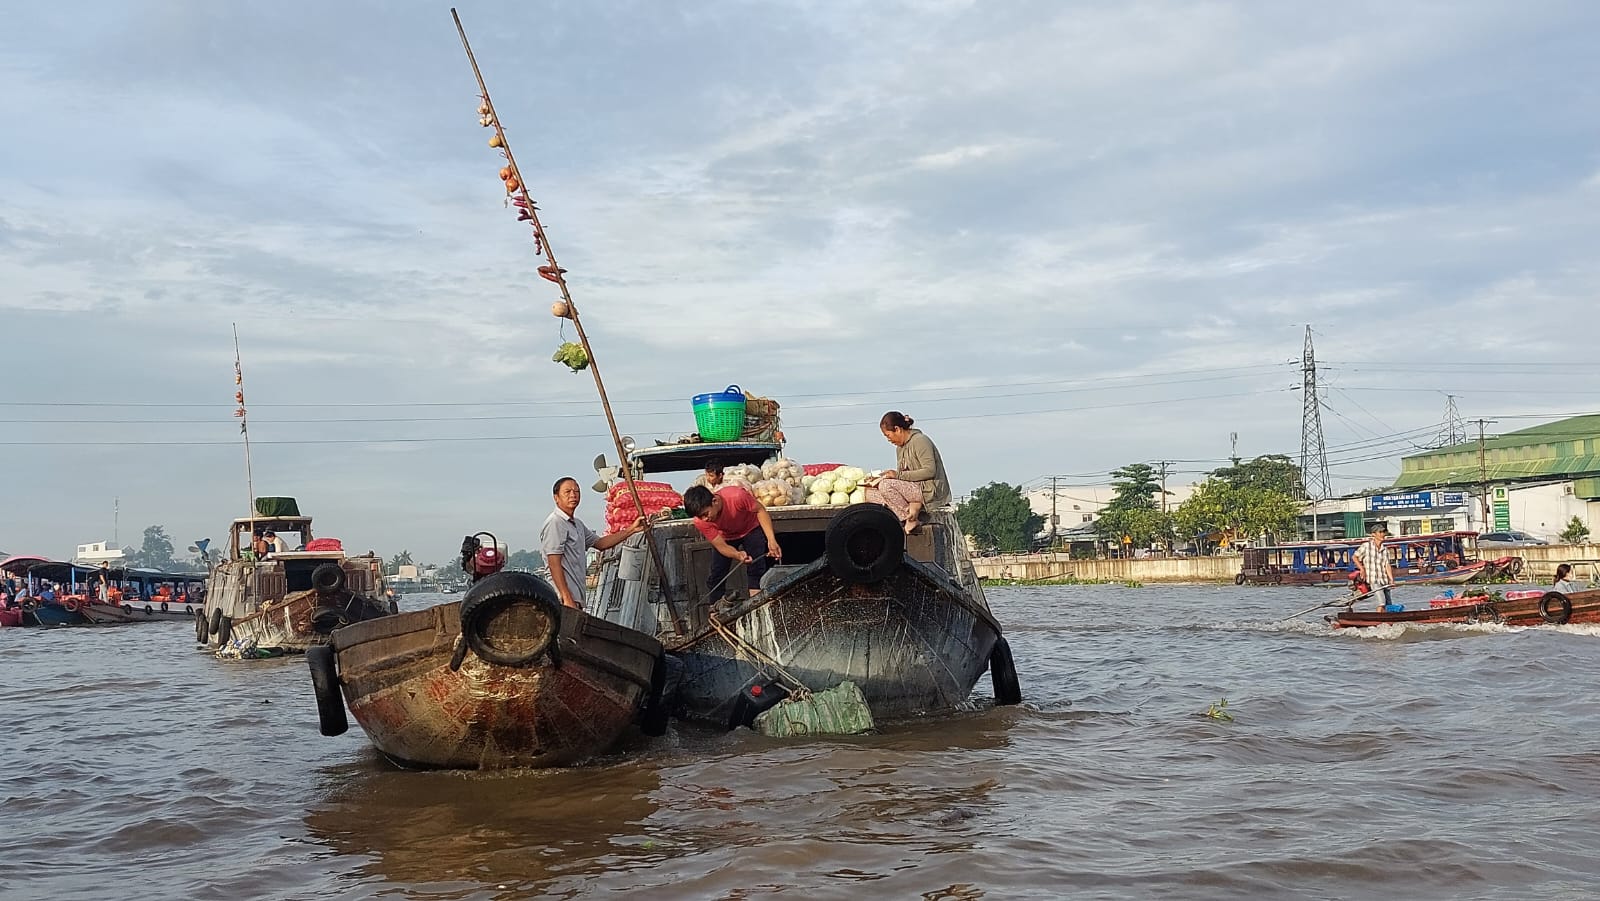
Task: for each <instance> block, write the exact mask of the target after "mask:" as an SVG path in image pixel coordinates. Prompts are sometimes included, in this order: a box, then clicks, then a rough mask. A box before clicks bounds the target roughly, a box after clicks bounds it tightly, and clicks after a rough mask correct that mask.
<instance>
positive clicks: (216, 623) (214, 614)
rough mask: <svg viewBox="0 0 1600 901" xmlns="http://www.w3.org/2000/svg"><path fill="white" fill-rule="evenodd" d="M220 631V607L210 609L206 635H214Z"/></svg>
mask: <svg viewBox="0 0 1600 901" xmlns="http://www.w3.org/2000/svg"><path fill="white" fill-rule="evenodd" d="M221 631H222V608H221V607H218V608H216V609H215V610H213V611H211V628H210V629H209V630H207V632H206V635H207V637H211V636H214V635H216V634H218V633H219V632H221Z"/></svg>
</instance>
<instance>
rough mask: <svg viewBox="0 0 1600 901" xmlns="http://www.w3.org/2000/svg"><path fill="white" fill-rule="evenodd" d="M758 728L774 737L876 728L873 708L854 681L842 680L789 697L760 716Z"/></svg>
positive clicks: (839, 733)
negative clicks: (832, 685)
mask: <svg viewBox="0 0 1600 901" xmlns="http://www.w3.org/2000/svg"><path fill="white" fill-rule="evenodd" d="M755 726H756V731H757V732H760V733H761V734H762V735H770V736H772V737H774V738H788V737H790V736H794V735H854V734H855V733H857V732H870V731H872V728H873V725H872V711H871V709H869V708H868V707H867V699H866V696H864V695H862V694H861V689H860V688H857V687H856V684H855V683H854V682H841V683H839V684H838V685H836V686H834V687H833V688H830V689H828V690H827V691H819V692H816V693H815V694H813V695H811V696H810V697H808V698H802V699H798V700H797V699H795V698H789V699H788V700H785V701H783V702H782V703H780V704H779V705H778V706H776V707H773V708H772V709H771V710H767V711H765V712H763V713H762V714H761V715H760V716H758V717H756V722H755Z"/></svg>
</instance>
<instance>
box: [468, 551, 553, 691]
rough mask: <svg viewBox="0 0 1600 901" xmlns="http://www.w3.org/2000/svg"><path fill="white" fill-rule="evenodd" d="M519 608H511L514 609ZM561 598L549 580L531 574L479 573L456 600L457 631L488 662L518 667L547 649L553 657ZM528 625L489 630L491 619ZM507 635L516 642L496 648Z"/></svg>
mask: <svg viewBox="0 0 1600 901" xmlns="http://www.w3.org/2000/svg"><path fill="white" fill-rule="evenodd" d="M519 607H520V608H523V610H522V611H520V612H519V611H517V610H516V609H515V608H519ZM562 613H563V611H562V609H561V598H560V597H559V596H558V595H557V594H556V590H555V589H554V588H552V587H550V583H549V582H546V581H545V580H543V579H541V578H539V577H538V576H536V575H534V574H532V573H524V572H506V571H501V572H497V573H494V574H493V575H489V576H484V577H483V578H482V579H479V580H478V581H477V582H476V583H475V584H473V586H472V587H471V588H469V589H467V593H466V595H465V596H464V597H463V598H462V599H461V634H462V636H463V637H465V638H466V640H467V647H469V648H471V649H472V653H474V654H476V655H478V657H480V658H482V659H483V660H485V661H488V662H489V663H493V664H497V665H499V666H512V667H524V666H528V665H530V664H532V663H533V662H534V661H536V660H538V659H539V658H540V657H541V656H543V655H544V653H545V652H546V651H549V652H550V655H551V657H552V658H554V657H555V650H556V647H555V645H556V635H557V633H559V632H560V631H561V616H562ZM502 618H503V619H505V621H506V622H508V623H510V624H512V625H513V627H518V626H528V627H530V628H529V629H528V632H529V634H524V635H503V636H497V635H493V634H491V627H492V626H493V625H494V624H495V623H496V621H497V620H501V619H502ZM507 639H510V640H511V641H514V642H516V645H517V646H516V647H515V648H514V649H513V648H508V647H500V646H498V645H497V644H496V642H497V641H504V640H507Z"/></svg>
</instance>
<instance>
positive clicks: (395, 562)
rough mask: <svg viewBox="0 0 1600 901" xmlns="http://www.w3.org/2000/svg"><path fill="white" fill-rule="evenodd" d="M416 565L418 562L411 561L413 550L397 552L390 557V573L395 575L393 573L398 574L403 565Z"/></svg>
mask: <svg viewBox="0 0 1600 901" xmlns="http://www.w3.org/2000/svg"><path fill="white" fill-rule="evenodd" d="M415 565H416V564H414V563H412V562H411V552H410V551H401V552H400V553H398V554H395V555H394V556H393V557H390V558H389V575H391V576H393V575H396V574H398V573H399V572H400V567H402V566H415Z"/></svg>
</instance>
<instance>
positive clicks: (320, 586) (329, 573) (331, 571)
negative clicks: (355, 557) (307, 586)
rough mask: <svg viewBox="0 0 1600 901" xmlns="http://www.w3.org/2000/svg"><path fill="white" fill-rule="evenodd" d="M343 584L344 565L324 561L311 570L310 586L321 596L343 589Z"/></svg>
mask: <svg viewBox="0 0 1600 901" xmlns="http://www.w3.org/2000/svg"><path fill="white" fill-rule="evenodd" d="M344 584H345V579H344V567H342V566H340V565H339V564H337V563H324V564H322V565H321V566H318V567H317V568H316V569H314V570H312V571H311V587H312V588H315V589H316V590H317V594H320V595H322V596H323V597H327V596H328V595H330V594H337V593H339V592H340V591H343V590H344Z"/></svg>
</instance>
